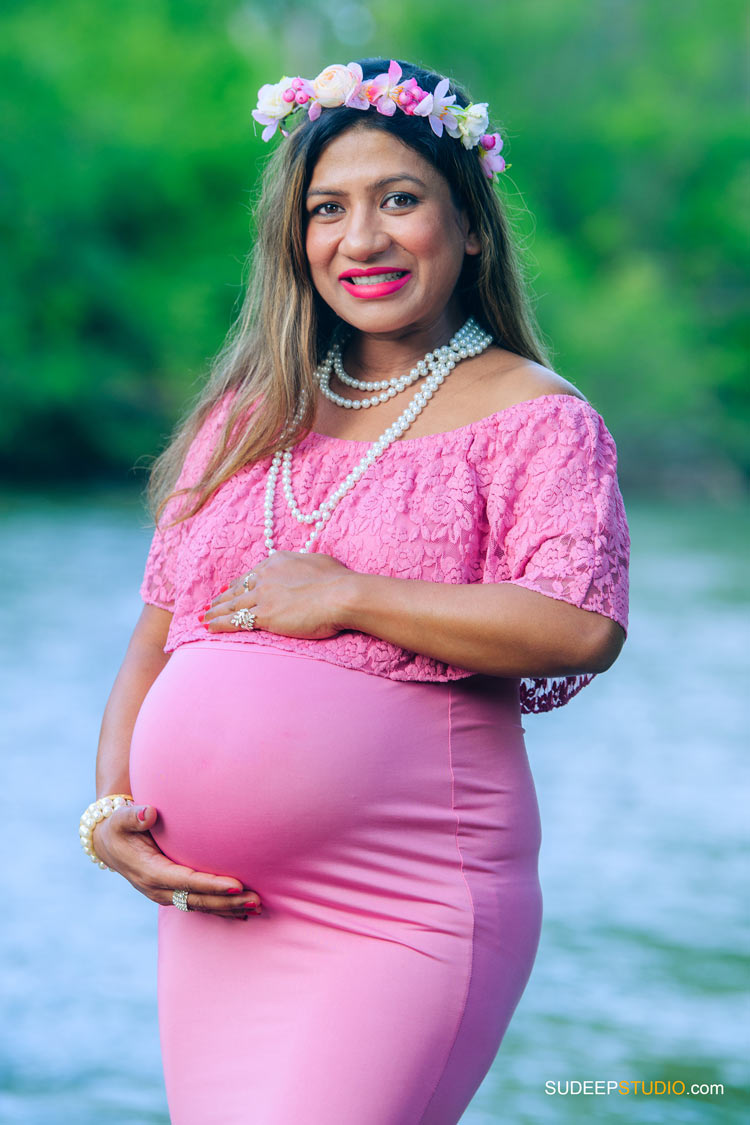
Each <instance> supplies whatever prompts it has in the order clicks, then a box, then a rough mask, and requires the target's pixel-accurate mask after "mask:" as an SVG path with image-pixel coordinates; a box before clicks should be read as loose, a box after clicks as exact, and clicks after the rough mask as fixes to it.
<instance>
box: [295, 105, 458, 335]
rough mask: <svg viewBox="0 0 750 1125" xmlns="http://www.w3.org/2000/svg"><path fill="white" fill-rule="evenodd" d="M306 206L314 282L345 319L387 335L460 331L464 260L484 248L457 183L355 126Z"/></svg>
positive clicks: (324, 167)
mask: <svg viewBox="0 0 750 1125" xmlns="http://www.w3.org/2000/svg"><path fill="white" fill-rule="evenodd" d="M425 128H429V126H428V125H427V123H426V122H425ZM306 209H307V218H306V239H305V247H306V251H307V260H308V262H309V265H310V274H311V277H312V281H313V284H314V286H315V288H316V289H317V291H318V293H319V294H320V296H321V297H322V298H323V300H324V301H325V302H326V304H327V305H329V306H330V308H331V309H333V311H334V312H335V313H337V314H338V316H339V317H341V319H342V320H345V321H347V322H348V323H349V324H351V325H353V326H354V327H355V328H358V329H360V331H363V332H368V333H374V334H382V335H384V336H390V335H392V334H393V335H397V336H398V335H401V334H403V332H404V331H405V330H406V331H409V330H415V331H420V330H425V329H428V330H429V329H432V328H437V327H441V328H442V327H445V326H447V327H448V328H450V330H453V327H454V324H455V320H456V316H457V315H460V313H459V310H457V309H456V308H455V304H454V303H452V302H451V297H452V295H453V291H454V289H455V286H456V282H457V281H458V278H459V275H460V273H461V268H462V266H463V262H464V256H465V255H466V254H478V253H479V249H480V247H479V243H478V240H477V238H476V235H475V234H474V233H473V232H471V231H470V230H469V223H468V219H467V218H466V215H465V214H464V212H462V211H459V210H458V209H457V208H456V206H455V205H454V203H453V200H452V199H451V193H450V188H449V186H448V181H447V180H446V179H445V177H444V176H442V175H441V174H440V173H439V172H438V171H437V169H435V168H433V166H432V165H431V164H430V163H428V161H426V160H424V159H423V157H421V156H420V155H419V154H418V153H417V152H415V151H414V149H412V148H409V147H408V146H407V145H404V144H402V143H401V142H400V141H399V140H397V139H396V137H394V136H392V135H391V134H390V133H387V132H384V131H382V130H380V129H371V128H368V127H367V126H364V127H363V126H359V127H354V128H352V129H349V130H347V132H345V133H342V134H341V135H340V136H338V137H336V139H335V140H333V141H331V142H330V143H329V144H328V145H327V146H326V148H325V149H324V150H323V152H322V153H321V155H320V158H319V160H318V163H317V164H316V166H315V170H314V172H313V175H312V179H311V181H310V187H309V189H308V193H307V200H306ZM391 275H395V276H391ZM357 277H358V278H360V279H361V280H356V279H355V278H357ZM449 321H450V322H451V323H450V324H448V323H447V322H449ZM444 322H446V324H445V325H444Z"/></svg>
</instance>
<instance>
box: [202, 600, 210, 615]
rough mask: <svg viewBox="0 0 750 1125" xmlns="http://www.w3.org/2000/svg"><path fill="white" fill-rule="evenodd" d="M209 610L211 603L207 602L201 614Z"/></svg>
mask: <svg viewBox="0 0 750 1125" xmlns="http://www.w3.org/2000/svg"><path fill="white" fill-rule="evenodd" d="M210 608H211V603H210V602H208V603H207V604H206V605H204V607H203V612H204V613H205V612H206V610H207V609H210Z"/></svg>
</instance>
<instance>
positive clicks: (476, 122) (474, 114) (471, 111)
mask: <svg viewBox="0 0 750 1125" xmlns="http://www.w3.org/2000/svg"><path fill="white" fill-rule="evenodd" d="M487 105H488V103H487V102H478V103H477V104H476V105H467V107H466V109H465V110H464V111H463V113H462V114H461V116H460V117H459V120H458V135H459V136H460V138H461V142H462V144H463V146H464V148H474V146H475V145H477V144H479V138H480V137H482V136H484V134H485V133H486V132H487V129H488V127H489V123H490V119H489V115H488V113H487ZM453 111H454V113H455V112H456V109H455V106H454V107H453ZM456 116H457V117H458V114H457V113H456Z"/></svg>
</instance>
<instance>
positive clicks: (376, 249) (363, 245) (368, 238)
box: [339, 207, 391, 262]
mask: <svg viewBox="0 0 750 1125" xmlns="http://www.w3.org/2000/svg"><path fill="white" fill-rule="evenodd" d="M344 221H345V228H344V232H343V234H342V237H341V241H340V242H339V251H340V253H342V254H344V255H345V256H346V257H347V258H352V259H353V260H354V261H357V262H364V261H367V259H368V258H374V257H375V256H376V255H377V254H381V253H383V251H385V250H388V249H389V247H390V245H391V237H390V235H389V234H388V232H387V231H386V230H384V228H383V226H382V225H381V223H380V215H379V212H378V209H377V208H374V209H373V208H370V207H352V208H351V209H350V210H349V213H348V214H347V216H346V219H345V220H344Z"/></svg>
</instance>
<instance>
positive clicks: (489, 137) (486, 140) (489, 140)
mask: <svg viewBox="0 0 750 1125" xmlns="http://www.w3.org/2000/svg"><path fill="white" fill-rule="evenodd" d="M479 143H480V145H481V146H482V148H485V149H487V152H489V151H490V149H493V148H494V147H495V145H496V144H497V141H496V140H495V134H494V133H485V134H484V136H482V137H480V138H479Z"/></svg>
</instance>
